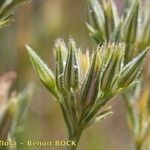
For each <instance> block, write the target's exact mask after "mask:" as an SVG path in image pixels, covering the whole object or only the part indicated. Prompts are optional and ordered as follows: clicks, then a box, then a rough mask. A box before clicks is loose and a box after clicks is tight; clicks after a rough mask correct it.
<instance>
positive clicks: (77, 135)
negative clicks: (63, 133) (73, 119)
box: [66, 128, 83, 150]
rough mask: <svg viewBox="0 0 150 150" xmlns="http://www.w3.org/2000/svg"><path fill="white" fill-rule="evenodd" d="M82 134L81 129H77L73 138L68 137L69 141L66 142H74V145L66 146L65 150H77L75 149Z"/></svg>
mask: <svg viewBox="0 0 150 150" xmlns="http://www.w3.org/2000/svg"><path fill="white" fill-rule="evenodd" d="M82 132H83V130H82V128H77V130H76V132H75V134H74V135H73V136H70V137H69V140H68V141H73V142H75V144H73V145H72V146H68V147H67V148H66V150H77V147H78V144H79V141H80V138H81V135H82Z"/></svg>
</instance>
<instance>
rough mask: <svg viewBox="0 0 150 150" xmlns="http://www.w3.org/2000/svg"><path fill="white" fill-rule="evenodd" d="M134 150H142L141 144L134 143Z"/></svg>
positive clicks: (137, 141)
mask: <svg viewBox="0 0 150 150" xmlns="http://www.w3.org/2000/svg"><path fill="white" fill-rule="evenodd" d="M135 146H136V150H142V143H141V142H140V141H139V140H136V142H135Z"/></svg>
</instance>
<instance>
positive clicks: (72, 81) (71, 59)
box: [64, 39, 79, 90]
mask: <svg viewBox="0 0 150 150" xmlns="http://www.w3.org/2000/svg"><path fill="white" fill-rule="evenodd" d="M76 49H77V48H76V45H75V42H74V40H73V39H70V41H69V49H68V58H67V62H66V67H65V72H64V82H65V86H66V88H67V89H70V88H73V89H74V90H75V89H77V88H78V85H79V65H78V62H77V58H76Z"/></svg>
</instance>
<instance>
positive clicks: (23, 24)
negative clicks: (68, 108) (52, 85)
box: [0, 0, 134, 150]
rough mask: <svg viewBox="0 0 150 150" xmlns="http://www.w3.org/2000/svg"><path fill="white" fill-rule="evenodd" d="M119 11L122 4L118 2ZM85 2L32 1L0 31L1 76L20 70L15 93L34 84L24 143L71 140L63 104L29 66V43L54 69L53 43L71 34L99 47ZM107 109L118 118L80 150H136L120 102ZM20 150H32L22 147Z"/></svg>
mask: <svg viewBox="0 0 150 150" xmlns="http://www.w3.org/2000/svg"><path fill="white" fill-rule="evenodd" d="M116 2H117V4H118V9H119V10H121V9H122V5H121V1H120V0H116ZM86 8H87V3H86V0H33V1H32V2H31V3H27V4H26V5H23V6H21V7H19V8H18V9H17V11H16V15H15V20H14V22H13V23H12V24H11V25H9V26H7V27H5V28H3V29H1V30H0V75H2V74H3V73H4V72H8V71H10V70H15V71H16V72H17V74H18V78H17V80H16V82H15V83H14V86H13V89H15V90H17V91H21V90H22V89H23V88H24V87H25V86H27V85H28V84H29V83H31V82H33V83H34V85H35V86H34V94H33V96H32V98H31V103H30V107H29V112H28V114H27V117H26V120H25V130H24V132H23V133H21V134H20V135H19V139H20V141H26V140H30V139H33V140H35V141H42V140H44V141H46V140H66V138H67V135H66V128H65V125H64V122H63V118H62V115H61V112H60V109H59V106H58V104H57V103H56V101H55V100H54V98H53V97H52V96H51V95H50V94H49V93H48V92H47V90H45V88H44V87H43V86H42V84H41V83H40V82H39V80H38V79H37V76H36V74H35V73H34V71H33V68H32V66H31V64H30V62H29V59H28V56H27V52H26V50H25V46H24V45H25V44H29V45H31V46H32V47H33V48H34V49H35V50H37V53H38V54H40V55H41V57H42V58H43V59H44V60H45V61H46V62H47V63H48V65H49V66H50V67H51V68H54V66H55V63H54V62H55V59H54V55H53V43H54V41H55V39H56V38H58V37H62V38H64V39H65V40H66V41H67V39H68V38H69V37H70V35H71V36H72V37H73V38H74V39H75V40H76V41H77V43H78V46H80V47H82V48H83V50H85V49H87V48H91V49H92V48H93V47H94V46H95V43H94V42H93V41H92V39H91V38H90V37H89V35H88V31H87V29H86V25H85V21H86ZM108 105H112V106H113V110H114V112H115V113H114V115H113V117H111V118H109V119H107V120H104V121H102V122H99V123H97V124H95V125H93V126H92V127H90V128H89V129H87V130H86V131H85V132H84V134H83V136H82V139H81V142H80V145H79V149H80V150H100V149H101V150H132V149H134V148H133V145H132V135H131V133H130V131H129V128H128V125H127V122H126V112H125V108H124V103H123V101H122V100H121V97H117V98H115V99H114V100H113V101H111V103H109V104H108ZM19 149H20V150H30V148H29V147H28V148H27V147H20V148H19ZM31 149H32V150H34V149H35V150H38V149H39V150H55V149H58V150H60V149H61V148H56V147H51V148H49V147H47V148H46V147H44V148H42V147H35V148H33V147H32V148H31Z"/></svg>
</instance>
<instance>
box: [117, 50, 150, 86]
mask: <svg viewBox="0 0 150 150" xmlns="http://www.w3.org/2000/svg"><path fill="white" fill-rule="evenodd" d="M147 52H148V48H147V49H146V50H145V51H143V52H142V53H141V54H140V55H139V56H137V57H136V58H134V59H133V60H132V61H131V62H129V63H128V64H127V65H126V66H125V67H124V68H123V69H122V70H121V73H120V77H119V83H118V84H119V86H120V87H128V86H129V85H130V84H131V83H132V82H133V81H134V80H135V79H136V77H138V75H139V73H140V71H141V68H142V67H141V66H142V65H143V60H144V58H145V55H146V54H147Z"/></svg>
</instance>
